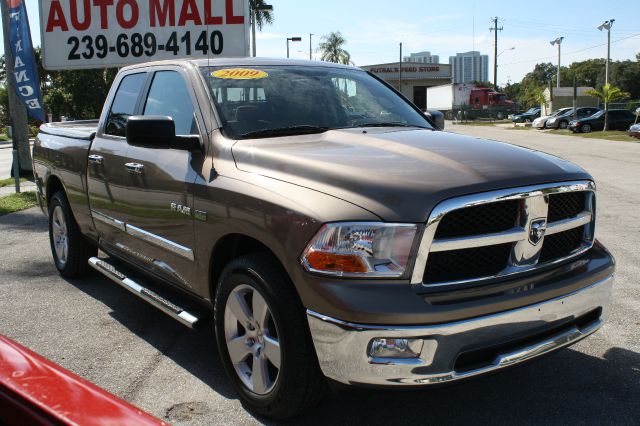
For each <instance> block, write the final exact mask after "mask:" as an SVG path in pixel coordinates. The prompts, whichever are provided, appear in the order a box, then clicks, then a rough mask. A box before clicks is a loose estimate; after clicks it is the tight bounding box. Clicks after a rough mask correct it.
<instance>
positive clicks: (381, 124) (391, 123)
mask: <svg viewBox="0 0 640 426" xmlns="http://www.w3.org/2000/svg"><path fill="white" fill-rule="evenodd" d="M356 127H417V128H419V129H430V127H427V126H418V125H417V124H408V123H402V122H400V121H387V122H372V123H358V124H356V125H353V126H346V127H343V129H353V128H356Z"/></svg>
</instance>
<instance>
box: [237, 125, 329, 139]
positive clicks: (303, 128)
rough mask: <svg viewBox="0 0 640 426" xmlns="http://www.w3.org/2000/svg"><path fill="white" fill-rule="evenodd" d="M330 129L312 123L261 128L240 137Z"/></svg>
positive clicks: (300, 133) (317, 131)
mask: <svg viewBox="0 0 640 426" xmlns="http://www.w3.org/2000/svg"><path fill="white" fill-rule="evenodd" d="M327 130H329V128H328V127H319V126H311V125H306V124H305V125H301V126H289V127H277V128H274V129H261V130H256V131H253V132H248V133H243V134H241V135H240V136H239V138H240V139H253V138H268V137H276V136H291V135H307V134H313V133H324V132H326V131H327Z"/></svg>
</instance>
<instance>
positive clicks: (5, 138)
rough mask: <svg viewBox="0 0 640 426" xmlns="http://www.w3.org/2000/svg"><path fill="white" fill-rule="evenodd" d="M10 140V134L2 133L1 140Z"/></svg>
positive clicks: (0, 134)
mask: <svg viewBox="0 0 640 426" xmlns="http://www.w3.org/2000/svg"><path fill="white" fill-rule="evenodd" d="M8 140H9V136H7V135H6V134H4V133H0V142H6V141H8Z"/></svg>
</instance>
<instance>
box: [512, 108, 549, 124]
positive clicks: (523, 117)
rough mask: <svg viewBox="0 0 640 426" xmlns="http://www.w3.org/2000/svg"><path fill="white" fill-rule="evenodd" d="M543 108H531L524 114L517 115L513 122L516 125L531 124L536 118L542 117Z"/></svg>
mask: <svg viewBox="0 0 640 426" xmlns="http://www.w3.org/2000/svg"><path fill="white" fill-rule="evenodd" d="M540 111H542V109H541V108H530V109H529V110H527V111H526V112H523V113H522V114H516V115H514V116H513V117H511V121H513V122H514V123H531V122H532V121H533V120H535V119H536V118H538V117H540Z"/></svg>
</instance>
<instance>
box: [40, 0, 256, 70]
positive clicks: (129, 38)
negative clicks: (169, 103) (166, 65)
mask: <svg viewBox="0 0 640 426" xmlns="http://www.w3.org/2000/svg"><path fill="white" fill-rule="evenodd" d="M40 27H41V33H42V52H43V55H44V67H45V68H46V69H49V70H65V69H81V68H105V67H120V66H124V65H130V64H135V63H140V62H148V61H158V60H164V59H177V58H216V57H240V56H248V55H249V2H248V0H40Z"/></svg>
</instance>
